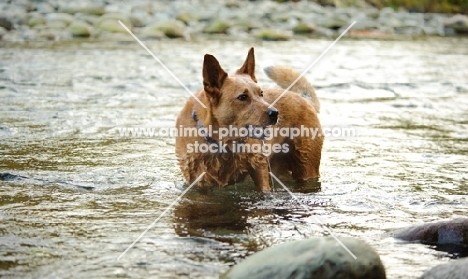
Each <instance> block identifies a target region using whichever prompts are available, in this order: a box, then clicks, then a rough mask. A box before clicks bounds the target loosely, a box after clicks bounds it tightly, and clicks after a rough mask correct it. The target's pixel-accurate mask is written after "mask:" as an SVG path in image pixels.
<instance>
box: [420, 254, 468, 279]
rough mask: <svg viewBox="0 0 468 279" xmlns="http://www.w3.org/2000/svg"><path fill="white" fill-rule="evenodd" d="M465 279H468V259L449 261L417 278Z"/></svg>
mask: <svg viewBox="0 0 468 279" xmlns="http://www.w3.org/2000/svg"><path fill="white" fill-rule="evenodd" d="M440 278H450V279H466V278H468V258H463V259H458V260H453V261H450V262H448V263H446V264H441V265H437V266H435V267H433V268H431V269H429V270H427V271H426V272H424V274H423V275H422V276H421V277H419V279H440Z"/></svg>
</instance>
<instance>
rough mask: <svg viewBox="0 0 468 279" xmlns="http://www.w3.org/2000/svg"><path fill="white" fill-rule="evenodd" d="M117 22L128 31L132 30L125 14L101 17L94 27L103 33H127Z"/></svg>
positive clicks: (111, 14)
mask: <svg viewBox="0 0 468 279" xmlns="http://www.w3.org/2000/svg"><path fill="white" fill-rule="evenodd" d="M119 20H120V21H121V22H122V23H123V24H124V25H125V26H126V27H127V28H128V29H129V30H132V29H133V25H132V22H131V20H130V18H129V17H128V16H127V15H126V14H121V13H109V14H105V15H103V16H101V17H100V18H99V19H98V20H97V21H96V22H95V23H94V26H95V27H96V28H97V29H98V30H100V31H104V32H111V33H127V30H125V28H124V27H123V26H122V25H121V24H120V23H119Z"/></svg>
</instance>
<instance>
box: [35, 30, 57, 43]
mask: <svg viewBox="0 0 468 279" xmlns="http://www.w3.org/2000/svg"><path fill="white" fill-rule="evenodd" d="M37 37H38V38H42V39H46V40H48V41H55V40H58V39H59V38H60V36H59V35H58V33H57V31H56V30H52V29H43V30H41V31H39V33H38V34H37Z"/></svg>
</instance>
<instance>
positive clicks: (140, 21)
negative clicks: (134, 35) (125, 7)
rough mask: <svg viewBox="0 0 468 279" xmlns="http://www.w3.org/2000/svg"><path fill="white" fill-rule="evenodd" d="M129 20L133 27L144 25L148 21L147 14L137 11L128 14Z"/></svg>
mask: <svg viewBox="0 0 468 279" xmlns="http://www.w3.org/2000/svg"><path fill="white" fill-rule="evenodd" d="M129 18H130V21H131V22H132V25H133V27H145V26H146V23H147V22H148V14H147V13H142V12H137V13H133V14H130V16H129Z"/></svg>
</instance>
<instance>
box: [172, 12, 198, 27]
mask: <svg viewBox="0 0 468 279" xmlns="http://www.w3.org/2000/svg"><path fill="white" fill-rule="evenodd" d="M176 19H177V20H179V21H182V22H183V23H185V24H186V25H188V24H189V23H190V22H196V21H198V17H196V16H195V15H194V14H192V13H190V12H183V13H179V14H178V15H177V16H176Z"/></svg>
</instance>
